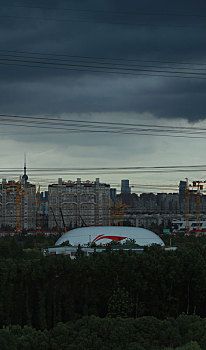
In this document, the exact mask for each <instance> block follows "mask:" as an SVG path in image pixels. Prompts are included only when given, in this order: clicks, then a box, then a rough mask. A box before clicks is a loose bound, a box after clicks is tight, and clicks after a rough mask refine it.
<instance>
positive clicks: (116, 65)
mask: <svg viewBox="0 0 206 350" xmlns="http://www.w3.org/2000/svg"><path fill="white" fill-rule="evenodd" d="M0 51H1V52H2V50H0ZM2 56H4V57H7V58H5V60H10V57H14V58H24V59H25V58H26V59H29V61H27V62H32V63H33V61H31V59H38V60H39V61H40V62H42V64H46V62H47V61H41V60H43V59H46V60H49V61H54V62H48V64H54V65H56V64H59V62H67V63H63V64H62V65H63V66H67V65H68V62H69V63H70V62H75V63H76V64H77V63H84V64H90V65H94V64H97V65H98V68H107V66H108V65H110V66H113V67H114V69H123V68H124V69H125V70H127V69H131V67H132V68H134V67H141V68H160V69H182V70H186V69H187V70H188V69H190V70H192V71H205V70H206V68H194V67H193V68H190V67H177V66H175V67H172V66H156V65H145V64H131V63H129V64H128V63H127V64H126V63H117V62H115V63H111V62H101V61H98V60H96V61H85V60H78V59H76V58H72V57H70V58H67V59H62V58H61V59H60V58H58V59H57V58H50V57H37V56H28V55H27V56H25V55H22V54H11V53H7V54H6V53H3V54H1V56H0V57H2ZM82 58H83V59H84V57H82ZM2 60H4V59H3V58H2ZM15 61H17V62H18V61H19V62H22V60H15ZM56 61H57V63H56ZM143 62H144V61H143ZM38 63H39V62H38ZM145 63H146V62H145ZM76 64H75V66H76ZM187 64H189V63H187ZM201 65H202V66H206V64H201ZM163 72H164V71H163ZM182 73H184V72H182Z"/></svg>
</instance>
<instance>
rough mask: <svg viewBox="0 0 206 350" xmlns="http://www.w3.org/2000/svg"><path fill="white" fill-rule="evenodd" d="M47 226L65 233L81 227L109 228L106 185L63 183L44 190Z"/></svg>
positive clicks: (84, 182)
mask: <svg viewBox="0 0 206 350" xmlns="http://www.w3.org/2000/svg"><path fill="white" fill-rule="evenodd" d="M48 202H49V204H48V206H49V214H48V226H49V228H50V229H52V228H54V227H56V226H59V227H61V228H62V227H65V226H66V228H67V229H69V228H74V227H81V226H97V225H103V226H107V225H110V185H108V184H105V183H100V182H99V179H96V180H95V181H94V182H90V181H81V179H80V178H78V179H77V181H67V182H64V181H62V179H58V183H57V184H52V185H49V187H48Z"/></svg>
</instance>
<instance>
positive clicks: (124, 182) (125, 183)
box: [121, 180, 131, 194]
mask: <svg viewBox="0 0 206 350" xmlns="http://www.w3.org/2000/svg"><path fill="white" fill-rule="evenodd" d="M121 193H122V194H125V193H131V187H129V180H122V181H121Z"/></svg>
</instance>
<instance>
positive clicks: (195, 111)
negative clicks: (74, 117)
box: [0, 0, 206, 121]
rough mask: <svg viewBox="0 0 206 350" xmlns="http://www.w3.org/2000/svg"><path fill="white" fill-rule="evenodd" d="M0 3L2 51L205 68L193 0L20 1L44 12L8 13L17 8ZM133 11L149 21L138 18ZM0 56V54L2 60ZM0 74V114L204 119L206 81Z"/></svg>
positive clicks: (33, 71) (18, 71)
mask: <svg viewBox="0 0 206 350" xmlns="http://www.w3.org/2000/svg"><path fill="white" fill-rule="evenodd" d="M3 4H5V2H4V1H0V10H1V23H0V47H1V49H2V50H20V51H21V50H22V51H32V52H40V53H41V52H42V53H55V54H58V53H66V54H68V55H82V56H100V57H114V58H119V57H121V58H126V59H144V60H158V61H177V62H178V64H177V65H176V67H177V70H179V69H178V67H180V63H182V62H194V63H205V62H206V47H205V44H204V42H205V34H206V24H205V19H206V4H205V2H204V1H200V2H199V3H198V8H197V6H196V4H195V3H194V1H182V2H179V1H173V2H171V1H156V2H154V1H144V2H137V1H127V2H126V3H125V1H118V2H117V1H111V0H110V1H102V2H100V3H99V2H98V3H97V1H69V2H68V1H67V2H56V1H35V2H28V1H21V3H19V4H25V6H29V5H30V6H33V7H35V6H36V7H38V6H39V7H45V8H44V9H39V8H32V9H31V8H30V9H29V8H23V7H12V5H16V2H14V1H12V2H9V5H11V7H3V6H2V5H3ZM47 8H58V9H57V10H52V9H50V10H49V9H47ZM64 8H69V9H73V10H75V9H78V10H79V11H78V12H75V11H66V10H63V9H64ZM80 10H85V12H84V11H83V12H80ZM98 10H101V12H98ZM107 11H108V12H107ZM135 11H136V12H139V13H140V12H141V13H142V14H143V13H149V15H141V16H137V15H135ZM121 12H122V13H121ZM123 12H124V14H123ZM158 14H162V16H158ZM167 14H173V15H170V16H168V15H167ZM190 14H197V15H198V16H197V17H193V16H190ZM204 15H205V17H204ZM7 16H11V17H7ZM20 17H21V18H20ZM23 17H24V18H23ZM25 17H27V19H26V18H25ZM28 17H33V18H34V19H33V20H32V19H31V18H30V19H29V18H28ZM39 19H41V21H40V20H39ZM48 19H53V20H51V21H49V20H48ZM61 19H62V21H61ZM2 55H3V52H1V55H0V56H1V58H2V57H3V56H2ZM8 63H9V62H8ZM10 64H11V62H10ZM155 65H156V66H158V64H157V63H156V64H155ZM168 66H169V64H168ZM194 67H196V68H197V66H196V65H194ZM203 68H204V67H203ZM168 69H169V68H168ZM0 75H1V81H0V105H1V112H2V113H16V114H21V113H29V114H34V113H64V112H65V113H67V112H78V113H80V112H88V113H89V112H112V111H123V112H131V111H134V112H137V113H143V112H150V113H152V114H154V115H156V116H157V117H165V118H181V117H184V118H188V119H189V120H191V121H194V120H199V119H202V118H203V119H204V118H205V113H204V111H205V109H206V100H205V92H206V91H205V90H206V80H195V79H175V78H163V77H142V76H136V77H134V76H129V75H128V76H120V75H110V74H108V75H106V74H98V73H87V72H69V71H61V70H58V69H40V68H34V67H33V68H28V67H17V66H9V65H0Z"/></svg>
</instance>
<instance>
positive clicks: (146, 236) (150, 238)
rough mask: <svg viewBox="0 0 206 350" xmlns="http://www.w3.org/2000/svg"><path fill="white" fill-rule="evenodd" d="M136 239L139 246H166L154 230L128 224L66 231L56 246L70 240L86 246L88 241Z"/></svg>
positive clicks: (99, 243)
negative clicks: (128, 225) (127, 225)
mask: <svg viewBox="0 0 206 350" xmlns="http://www.w3.org/2000/svg"><path fill="white" fill-rule="evenodd" d="M127 240H134V241H135V242H136V244H138V245H139V246H150V245H152V244H160V245H161V246H164V245H165V244H164V242H163V240H162V239H161V238H160V237H159V236H158V235H156V234H155V233H154V232H152V231H149V230H146V229H144V228H140V227H126V226H91V227H81V228H76V229H74V230H71V231H68V232H66V233H65V234H64V235H62V236H61V237H60V238H59V239H58V240H57V242H56V244H55V245H56V246H59V245H61V244H62V243H64V242H67V241H69V243H70V244H71V245H72V246H77V245H78V244H80V245H81V246H85V245H87V244H88V243H96V244H97V245H106V244H108V243H110V242H111V241H116V242H120V243H125V242H126V241H127Z"/></svg>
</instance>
